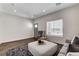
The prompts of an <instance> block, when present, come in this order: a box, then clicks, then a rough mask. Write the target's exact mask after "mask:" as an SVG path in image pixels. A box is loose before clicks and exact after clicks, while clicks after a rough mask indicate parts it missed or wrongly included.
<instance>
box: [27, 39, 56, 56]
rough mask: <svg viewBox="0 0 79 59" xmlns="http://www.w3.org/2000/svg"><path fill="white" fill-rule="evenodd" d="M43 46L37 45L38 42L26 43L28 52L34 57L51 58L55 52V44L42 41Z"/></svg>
mask: <svg viewBox="0 0 79 59" xmlns="http://www.w3.org/2000/svg"><path fill="white" fill-rule="evenodd" d="M42 41H43V42H44V44H41V45H39V44H38V41H35V42H31V43H28V50H29V51H30V52H31V54H32V55H34V56H52V55H53V54H54V53H55V52H56V51H57V44H55V43H52V42H49V41H46V40H42Z"/></svg>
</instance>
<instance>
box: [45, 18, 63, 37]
mask: <svg viewBox="0 0 79 59" xmlns="http://www.w3.org/2000/svg"><path fill="white" fill-rule="evenodd" d="M57 20H62V35H54V34H53V35H49V34H48V27H47V26H48V25H47V22H53V21H57ZM57 20H51V21H47V22H46V35H47V36H55V37H63V36H64V30H63V26H64V23H63V19H57Z"/></svg>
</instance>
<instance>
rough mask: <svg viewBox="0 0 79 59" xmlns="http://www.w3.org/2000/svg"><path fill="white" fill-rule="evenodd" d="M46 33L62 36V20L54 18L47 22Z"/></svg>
mask: <svg viewBox="0 0 79 59" xmlns="http://www.w3.org/2000/svg"><path fill="white" fill-rule="evenodd" d="M46 32H47V35H49V36H61V37H62V36H63V20H62V19H60V20H55V21H49V22H47V31H46Z"/></svg>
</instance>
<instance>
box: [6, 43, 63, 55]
mask: <svg viewBox="0 0 79 59" xmlns="http://www.w3.org/2000/svg"><path fill="white" fill-rule="evenodd" d="M61 47H62V45H61V44H58V49H57V52H56V53H55V54H54V55H52V56H57V55H58V53H59V51H60V49H61ZM6 55H7V56H33V55H32V54H31V53H30V52H29V51H28V46H27V44H25V45H22V46H20V47H16V48H13V49H10V50H8V51H7V53H6Z"/></svg>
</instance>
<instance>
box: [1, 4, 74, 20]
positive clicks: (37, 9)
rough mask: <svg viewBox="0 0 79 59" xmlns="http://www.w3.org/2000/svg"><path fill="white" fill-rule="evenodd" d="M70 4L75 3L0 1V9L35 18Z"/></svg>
mask: <svg viewBox="0 0 79 59" xmlns="http://www.w3.org/2000/svg"><path fill="white" fill-rule="evenodd" d="M72 5H75V3H58V4H57V3H0V11H3V12H6V13H8V14H12V15H16V16H21V17H26V18H28V19H35V18H38V17H41V16H43V15H46V14H49V13H53V12H55V11H58V10H61V9H63V8H67V7H70V6H72Z"/></svg>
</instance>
